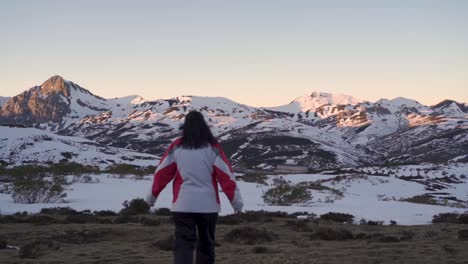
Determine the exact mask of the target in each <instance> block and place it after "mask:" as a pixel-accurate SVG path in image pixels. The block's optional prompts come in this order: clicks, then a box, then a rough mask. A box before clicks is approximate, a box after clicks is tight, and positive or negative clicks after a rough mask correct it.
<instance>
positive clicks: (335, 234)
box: [310, 228, 354, 241]
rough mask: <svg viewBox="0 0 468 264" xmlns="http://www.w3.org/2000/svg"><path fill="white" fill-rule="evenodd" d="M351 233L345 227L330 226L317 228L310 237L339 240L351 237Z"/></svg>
mask: <svg viewBox="0 0 468 264" xmlns="http://www.w3.org/2000/svg"><path fill="white" fill-rule="evenodd" d="M353 238H354V236H353V233H351V231H349V230H346V229H341V228H340V229H332V228H319V229H318V230H317V231H315V232H314V233H313V234H312V235H311V236H310V239H312V240H314V239H321V240H328V241H339V240H348V239H353Z"/></svg>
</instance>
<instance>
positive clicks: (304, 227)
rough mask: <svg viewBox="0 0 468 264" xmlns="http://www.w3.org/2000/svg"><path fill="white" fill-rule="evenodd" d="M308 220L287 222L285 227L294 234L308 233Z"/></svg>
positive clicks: (309, 228) (309, 229)
mask: <svg viewBox="0 0 468 264" xmlns="http://www.w3.org/2000/svg"><path fill="white" fill-rule="evenodd" d="M309 222H310V221H309V220H288V221H286V226H288V227H290V228H291V229H292V230H293V231H296V232H310V231H312V228H311V227H310V226H309Z"/></svg>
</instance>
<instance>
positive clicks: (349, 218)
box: [320, 212, 354, 223]
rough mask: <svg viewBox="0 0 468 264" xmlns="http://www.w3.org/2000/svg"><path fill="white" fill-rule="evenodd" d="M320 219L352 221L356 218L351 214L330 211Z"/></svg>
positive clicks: (341, 221)
mask: <svg viewBox="0 0 468 264" xmlns="http://www.w3.org/2000/svg"><path fill="white" fill-rule="evenodd" d="M320 219H322V220H329V221H333V222H338V223H352V222H353V220H354V216H353V215H351V214H344V213H335V212H329V213H326V214H323V215H321V216H320Z"/></svg>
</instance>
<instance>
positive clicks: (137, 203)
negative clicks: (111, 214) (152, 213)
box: [120, 198, 150, 215]
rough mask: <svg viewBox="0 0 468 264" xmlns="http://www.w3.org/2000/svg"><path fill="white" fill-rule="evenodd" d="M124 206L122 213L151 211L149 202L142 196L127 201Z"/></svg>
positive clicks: (135, 213)
mask: <svg viewBox="0 0 468 264" xmlns="http://www.w3.org/2000/svg"><path fill="white" fill-rule="evenodd" d="M122 205H123V206H124V208H123V209H122V210H120V214H121V215H137V214H147V213H149V210H150V206H149V204H148V203H147V202H146V201H145V200H143V199H140V198H137V199H133V200H131V201H130V202H128V201H125V202H124V203H123V204H122Z"/></svg>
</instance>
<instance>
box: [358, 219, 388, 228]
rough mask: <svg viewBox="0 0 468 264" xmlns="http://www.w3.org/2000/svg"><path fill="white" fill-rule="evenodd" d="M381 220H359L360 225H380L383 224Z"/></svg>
mask: <svg viewBox="0 0 468 264" xmlns="http://www.w3.org/2000/svg"><path fill="white" fill-rule="evenodd" d="M383 223H384V222H383V221H373V220H366V219H361V220H360V221H359V224H360V225H370V226H381V225H383Z"/></svg>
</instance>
